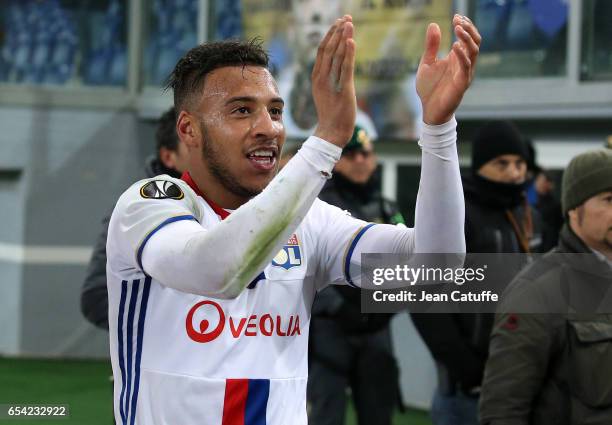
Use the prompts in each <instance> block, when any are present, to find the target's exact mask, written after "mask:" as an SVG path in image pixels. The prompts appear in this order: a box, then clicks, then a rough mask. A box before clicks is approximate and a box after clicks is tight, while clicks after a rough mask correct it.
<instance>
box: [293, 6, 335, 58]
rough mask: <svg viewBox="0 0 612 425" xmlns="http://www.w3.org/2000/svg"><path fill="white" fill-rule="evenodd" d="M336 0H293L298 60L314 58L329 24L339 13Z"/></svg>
mask: <svg viewBox="0 0 612 425" xmlns="http://www.w3.org/2000/svg"><path fill="white" fill-rule="evenodd" d="M341 6H342V2H340V1H338V0H293V2H292V14H293V19H294V31H295V34H294V35H295V40H294V41H295V44H296V48H297V52H296V53H297V55H296V56H298V58H300V60H305V59H308V60H314V58H315V56H316V52H317V48H318V47H319V43H320V42H321V40H322V39H323V37H324V36H325V33H327V30H328V29H329V26H330V25H331V24H332V23H333V22H334V21H335V20H336V18H337V17H338V16H340V15H341V13H340V12H341Z"/></svg>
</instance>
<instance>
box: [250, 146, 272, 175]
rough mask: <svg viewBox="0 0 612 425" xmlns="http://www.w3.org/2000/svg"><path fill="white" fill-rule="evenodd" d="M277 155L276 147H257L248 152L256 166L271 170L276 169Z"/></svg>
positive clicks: (260, 168)
mask: <svg viewBox="0 0 612 425" xmlns="http://www.w3.org/2000/svg"><path fill="white" fill-rule="evenodd" d="M276 155H277V154H276V150H274V149H257V150H255V151H253V152H251V153H249V154H247V158H248V159H249V161H250V162H251V164H252V165H254V166H255V168H257V169H259V170H264V171H269V170H272V169H274V166H275V165H276Z"/></svg>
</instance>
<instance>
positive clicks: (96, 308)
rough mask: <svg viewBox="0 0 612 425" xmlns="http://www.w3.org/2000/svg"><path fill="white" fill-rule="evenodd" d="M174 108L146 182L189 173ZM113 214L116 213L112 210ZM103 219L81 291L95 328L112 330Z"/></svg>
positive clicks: (163, 121) (164, 119) (163, 123)
mask: <svg viewBox="0 0 612 425" xmlns="http://www.w3.org/2000/svg"><path fill="white" fill-rule="evenodd" d="M175 125H176V112H175V111H174V107H172V108H170V109H169V110H168V111H166V112H164V114H163V115H162V116H161V117H160V119H159V124H158V128H157V132H156V134H155V140H156V148H157V155H155V156H153V157H150V158H148V159H147V161H146V163H145V170H144V175H143V176H142V177H143V178H145V177H154V176H158V175H160V174H168V175H170V176H172V177H177V178H178V177H180V176H181V174H182V172H183V170H186V169H187V152H186V147H185V145H183V144H182V143H180V141H179V138H178V136H177V135H176V129H175ZM111 211H112V209H111ZM111 211H109V213H108V214H107V215H106V216H105V217H104V218H103V219H102V231H101V232H100V235H99V236H98V239H97V240H96V244H95V246H94V250H93V253H92V255H91V259H90V260H89V266H88V267H87V276H86V277H85V281H84V282H83V287H82V288H81V311H82V312H83V315H84V316H85V318H86V319H87V320H88V321H89V322H91V323H92V324H94V325H95V326H97V327H99V328H102V329H106V330H108V293H107V290H106V236H107V233H108V222H109V220H110V213H111Z"/></svg>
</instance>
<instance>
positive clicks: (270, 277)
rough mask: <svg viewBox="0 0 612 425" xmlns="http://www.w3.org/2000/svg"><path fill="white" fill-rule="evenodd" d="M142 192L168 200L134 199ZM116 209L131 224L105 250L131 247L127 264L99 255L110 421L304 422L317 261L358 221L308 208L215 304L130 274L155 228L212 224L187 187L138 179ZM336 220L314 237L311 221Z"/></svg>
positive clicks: (332, 253) (326, 208)
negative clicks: (134, 221) (243, 282)
mask: <svg viewBox="0 0 612 425" xmlns="http://www.w3.org/2000/svg"><path fill="white" fill-rule="evenodd" d="M150 190H151V191H153V190H159V193H168V192H169V191H170V192H174V193H175V195H176V196H174V199H172V198H166V199H151V198H146V197H143V193H145V192H147V191H150ZM179 193H180V195H178V194H179ZM144 196H147V195H146V194H145V195H144ZM179 197H180V198H181V199H177V198H179ZM119 208H125V209H132V210H138V213H137V214H138V216H139V217H138V221H139V225H138V226H135V228H133V229H130V230H128V231H127V232H125V228H124V229H123V232H122V229H121V226H120V225H119V223H118V222H114V223H112V224H111V226H110V230H109V241H108V244H109V245H108V251H109V253H113V252H118V251H122V250H123V249H122V248H119V247H114V246H113V245H114V244H125V243H126V240H129V241H128V242H127V245H128V246H130V247H132V246H133V247H137V248H136V249H135V250H133V252H132V253H131V257H132V262H131V264H129V263H126V262H125V258H117V257H115V256H113V255H112V254H111V255H109V262H108V269H107V276H108V291H109V305H110V312H109V323H110V336H111V357H112V363H113V369H114V371H115V376H116V377H120V379H116V381H115V400H116V410H118V412H117V413H118V415H116V417H117V418H118V422H119V419H120V420H121V421H123V420H124V419H125V421H126V423H132V419H131V418H132V416H134V417H135V420H136V421H135V423H146V424H210V425H221V424H223V425H234V424H241V425H242V424H244V425H247V424H249V425H250V424H257V425H259V424H262V425H263V424H270V425H272V424H277V425H287V424H304V425H305V424H306V423H307V420H306V405H305V393H306V382H307V376H308V366H307V356H308V327H309V322H310V309H311V305H312V302H313V299H314V295H315V292H316V290H317V288H316V282H319V283H320V282H323V280H321V275H322V273H323V270H322V262H323V263H324V262H325V261H326V260H327V259H329V258H335V259H336V262H337V264H338V265H340V264H341V258H342V257H344V255H345V251H347V242H348V241H349V239H352V238H353V236H354V234H355V233H356V232H357V231H358V230H359V229H360V228H362V227H363V226H364V225H365V223H363V222H361V221H358V220H354V219H350V218H349V217H348V216H347V215H346V214H345V213H343V212H342V211H340V210H338V209H337V208H335V207H332V206H330V205H327V204H325V203H324V202H322V201H316V202H315V203H314V205H313V206H312V208H311V210H310V212H309V214H308V215H307V216H306V218H305V219H304V221H303V222H302V224H301V225H300V226H299V227H298V229H297V230H296V231H295V233H294V234H293V235H291V237H290V239H289V240H288V241H287V243H286V244H285V246H284V247H283V248H282V249H281V250H280V251H279V252H278V254H277V255H276V256H275V257H274V259H273V261H272V262H271V263H270V264H269V265H268V266H267V267H265V269H264V270H263V271H262V273H261V274H260V275H259V276H258V277H257V278H256V279H255V280H253V282H252V283H251V284H250V285H249V286H248V287H247V289H246V290H244V291H243V292H242V293H241V294H240V295H239V296H238V297H237V298H235V299H231V300H227V299H212V298H207V297H202V296H197V295H193V294H188V293H185V292H180V291H178V290H175V289H170V288H167V287H165V286H164V285H162V284H160V283H159V282H157V281H156V280H155V279H152V278H151V277H148V276H147V275H146V274H145V273H144V272H143V271H142V270H141V269H140V262H141V260H140V258H139V255H141V254H142V251H143V244H146V243H147V240H148V239H149V238H150V237H151V235H152V232H156V231H158V230H159V229H161V228H162V226H170V225H172V223H174V222H176V221H181V220H194V221H196V222H197V223H199V224H200V225H201V226H202V227H204V228H210V227H212V226H215V225H216V224H217V223H219V222H220V221H221V217H220V216H219V215H218V214H217V213H215V211H214V210H213V209H212V208H211V206H210V205H209V204H208V203H207V202H206V201H205V200H204V199H203V198H202V197H199V196H197V195H196V193H195V192H194V191H193V190H192V189H191V188H190V187H189V186H188V185H187V184H185V183H184V182H182V181H180V180H176V179H172V178H169V177H166V176H160V177H157V178H154V179H148V180H143V181H140V182H138V183H136V184H135V185H134V186H132V187H131V188H130V189H128V191H127V192H126V193H125V194H124V195H123V197H122V200H121V201H120V202H119ZM120 214H121V211H120V210H116V211H115V213H114V214H113V218H115V216H118V215H120ZM338 217H347V220H342V223H343V225H336V226H335V227H334V228H333V229H327V230H328V231H327V233H326V234H324V235H322V234H320V230H321V228H322V226H321V223H326V222H329V221H330V220H332V219H334V221H336V223H337V224H339V221H338V220H337V218H338ZM330 230H333V231H330ZM322 238H325V239H326V240H327V241H329V243H325V242H322V240H321V239H322ZM236 243H241V241H236ZM215 255H219V256H222V255H224V252H221V251H220V252H217V253H215ZM339 260H340V261H339ZM332 273H335V274H336V275H335V276H331V277H330V278H331V279H330V280H332V281H334V280H335V281H339V280H343V279H344V277H343V273H344V270H342V268H341V267H336V270H335V271H333V272H332ZM317 276H319V279H317ZM202 279H206V276H202ZM117 372H119V373H118V374H117ZM250 418H251V419H250ZM119 423H122V422H119Z"/></svg>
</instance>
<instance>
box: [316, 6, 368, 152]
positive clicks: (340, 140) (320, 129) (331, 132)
mask: <svg viewBox="0 0 612 425" xmlns="http://www.w3.org/2000/svg"><path fill="white" fill-rule="evenodd" d="M354 70H355V40H353V18H352V17H351V16H350V15H344V16H343V17H342V18H339V19H337V20H336V22H335V23H334V24H333V25H332V27H331V28H330V29H329V31H328V32H327V34H326V35H325V37H324V38H323V40H322V41H321V44H320V45H319V50H318V51H317V58H316V61H315V65H314V68H313V70H312V97H313V99H314V102H315V107H316V109H317V117H318V120H319V123H318V125H317V129H316V130H315V133H314V135H315V136H317V137H320V138H321V139H323V140H326V141H328V142H330V143H333V144H334V145H336V146H339V147H341V148H343V147H344V146H345V145H346V144H347V143H348V141H349V140H350V138H351V136H352V135H353V129H354V128H355V116H356V113H357V101H356V98H355V81H354V78H353V74H354Z"/></svg>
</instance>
